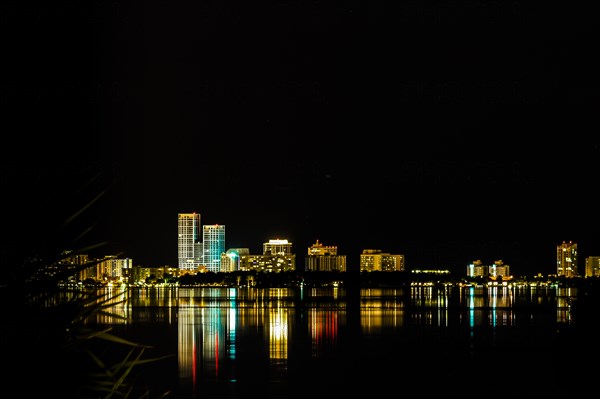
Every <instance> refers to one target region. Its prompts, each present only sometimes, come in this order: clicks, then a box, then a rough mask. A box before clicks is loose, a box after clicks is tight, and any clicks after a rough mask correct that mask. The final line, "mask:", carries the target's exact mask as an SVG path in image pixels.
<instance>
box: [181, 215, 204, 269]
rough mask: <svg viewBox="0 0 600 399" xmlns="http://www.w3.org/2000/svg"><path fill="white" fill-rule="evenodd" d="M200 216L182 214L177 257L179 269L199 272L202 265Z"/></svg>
mask: <svg viewBox="0 0 600 399" xmlns="http://www.w3.org/2000/svg"><path fill="white" fill-rule="evenodd" d="M201 227H202V226H201V224H200V214H198V213H196V212H194V213H180V214H179V215H178V222H177V233H178V238H177V240H178V241H177V257H178V265H179V269H181V270H187V271H192V272H197V271H198V268H199V267H200V265H201V264H202V253H203V248H202V241H201V239H202V235H201V233H202V232H201Z"/></svg>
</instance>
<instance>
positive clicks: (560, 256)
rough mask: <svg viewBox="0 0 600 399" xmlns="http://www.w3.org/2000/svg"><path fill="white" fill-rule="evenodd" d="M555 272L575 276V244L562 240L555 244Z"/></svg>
mask: <svg viewBox="0 0 600 399" xmlns="http://www.w3.org/2000/svg"><path fill="white" fill-rule="evenodd" d="M556 274H557V275H559V276H565V277H577V276H578V272H577V244H576V243H574V242H572V241H569V242H568V243H567V242H565V241H563V243H562V244H561V245H557V246H556Z"/></svg>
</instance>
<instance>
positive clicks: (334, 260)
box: [304, 240, 346, 272]
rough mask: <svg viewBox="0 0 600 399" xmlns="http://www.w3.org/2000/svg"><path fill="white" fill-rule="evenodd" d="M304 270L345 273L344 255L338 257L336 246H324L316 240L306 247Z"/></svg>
mask: <svg viewBox="0 0 600 399" xmlns="http://www.w3.org/2000/svg"><path fill="white" fill-rule="evenodd" d="M304 270H305V271H307V272H332V271H336V272H345V271H346V255H338V253H337V246H325V245H323V244H321V243H320V242H319V240H317V241H316V242H315V243H314V244H313V245H311V246H310V247H308V254H307V255H306V257H305V258H304Z"/></svg>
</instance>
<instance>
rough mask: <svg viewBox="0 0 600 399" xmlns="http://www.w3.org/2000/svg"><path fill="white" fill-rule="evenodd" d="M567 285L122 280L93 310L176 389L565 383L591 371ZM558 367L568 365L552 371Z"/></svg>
mask: <svg viewBox="0 0 600 399" xmlns="http://www.w3.org/2000/svg"><path fill="white" fill-rule="evenodd" d="M113 290H115V292H119V291H118V290H119V289H118V288H113ZM576 297H577V289H576V288H560V287H542V288H536V287H520V288H519V287H487V286H481V287H474V286H470V287H456V286H452V287H435V286H412V287H402V288H352V289H344V288H334V287H325V288H247V287H243V288H218V287H197V288H177V287H173V288H133V289H126V290H123V291H122V294H118V295H117V296H115V301H117V300H121V299H124V302H122V303H120V304H118V305H116V307H115V308H114V309H113V310H112V311H113V312H118V313H119V314H120V316H122V321H121V322H118V323H114V320H111V321H109V320H108V319H103V317H102V316H98V319H97V320H96V322H98V323H100V324H111V325H112V327H113V328H114V329H115V331H117V332H118V333H119V334H122V335H123V336H125V337H128V338H130V339H132V340H136V341H138V342H140V341H141V342H143V343H146V344H149V345H153V347H154V348H155V349H156V351H157V352H158V353H159V354H161V355H162V354H168V353H172V354H174V357H173V358H172V359H170V360H166V361H164V362H163V363H159V364H157V365H156V366H155V367H154V368H151V369H150V370H149V372H150V373H151V376H152V378H151V379H150V381H152V384H154V387H155V389H169V390H172V396H176V397H178V398H199V397H209V396H212V395H217V396H220V397H231V398H236V397H244V396H256V395H260V396H261V397H277V398H286V397H298V398H300V397H313V398H314V397H330V396H339V395H343V394H348V395H351V394H353V393H356V392H359V391H360V392H363V393H369V395H372V394H384V393H386V392H389V391H390V390H397V391H399V392H400V391H404V390H411V389H414V388H415V387H418V388H419V389H426V390H427V392H429V393H430V394H434V393H435V394H452V393H459V392H462V391H463V390H467V391H469V390H479V389H483V390H486V391H489V390H491V391H490V392H492V393H493V392H500V391H502V392H503V391H506V392H508V391H514V390H516V389H517V387H518V393H519V394H523V395H525V394H526V393H527V394H528V395H534V394H535V395H539V394H556V393H557V392H565V393H567V392H573V390H576V389H579V388H578V387H579V386H582V385H581V384H580V382H584V383H585V378H586V376H587V377H589V376H590V375H591V374H592V370H591V369H589V370H588V369H586V368H585V366H584V365H583V364H581V365H579V363H578V362H579V359H580V358H581V355H582V354H583V353H587V354H588V355H589V356H593V355H594V354H597V352H598V351H597V350H596V349H594V348H593V347H591V342H587V340H588V339H589V338H590V337H592V336H593V333H592V332H591V331H589V329H588V327H587V326H586V329H585V330H583V329H582V328H580V327H579V325H578V322H577V320H576V319H575V318H574V312H573V309H572V306H571V304H572V303H573V300H574V299H575V298H576ZM584 350H585V352H584ZM565 368H568V369H569V370H570V371H569V372H570V374H571V376H570V377H569V378H556V375H557V373H558V374H560V373H561V372H563V371H564V370H565ZM561 370H562V371H561ZM580 378H581V379H582V380H581V381H579V379H580ZM575 382H577V384H575ZM588 383H590V384H591V381H589V382H588Z"/></svg>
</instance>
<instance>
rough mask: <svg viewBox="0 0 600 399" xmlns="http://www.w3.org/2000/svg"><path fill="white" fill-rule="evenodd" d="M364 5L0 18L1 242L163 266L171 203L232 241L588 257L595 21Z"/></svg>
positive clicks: (460, 254) (413, 257)
mask: <svg viewBox="0 0 600 399" xmlns="http://www.w3.org/2000/svg"><path fill="white" fill-rule="evenodd" d="M380 6H381V7H378V6H377V5H376V4H375V3H373V4H370V5H360V6H359V5H351V4H344V5H333V4H332V5H325V4H318V5H317V4H313V5H308V4H307V5H300V4H298V5H291V4H288V5H282V6H281V7H271V6H269V5H264V7H263V8H260V7H259V8H256V9H255V8H253V7H241V6H238V5H231V9H230V11H231V13H229V14H228V13H223V12H222V11H223V10H220V9H219V8H218V7H217V8H214V9H213V8H209V9H207V8H205V7H202V6H201V5H199V4H185V5H182V6H181V7H182V8H181V10H176V9H170V8H168V7H163V6H162V5H160V4H158V3H156V2H152V1H150V2H146V3H145V8H144V12H143V13H140V12H139V10H137V9H136V8H135V7H133V6H131V7H130V6H127V5H120V6H119V7H117V9H116V10H112V9H111V10H108V9H104V8H102V7H101V6H100V5H99V4H94V5H85V4H81V5H70V8H68V9H62V8H61V6H60V5H59V4H52V5H49V7H50V8H52V7H57V8H58V10H57V12H50V13H37V12H33V11H31V14H28V11H27V10H20V12H18V13H17V14H18V15H14V18H12V17H9V18H8V19H9V20H10V22H11V23H15V25H14V29H15V31H19V32H23V35H21V36H20V37H19V39H20V43H18V44H17V45H15V47H11V48H10V49H8V56H9V59H11V60H13V61H14V62H13V63H11V66H12V67H13V70H12V73H11V74H9V75H7V76H9V77H10V78H11V84H10V85H8V88H7V90H6V91H5V92H4V93H5V96H7V97H6V98H7V101H6V102H5V103H6V104H7V114H8V117H9V120H8V121H7V126H11V130H10V132H9V133H10V137H11V138H12V139H11V141H10V142H8V144H7V151H6V152H5V154H4V156H3V157H2V159H1V162H2V164H1V168H0V173H2V175H1V177H2V183H3V192H5V193H7V194H6V195H5V198H4V199H5V201H6V208H5V209H7V210H8V211H7V212H6V219H7V220H6V223H5V231H4V235H5V237H3V243H4V246H5V248H4V249H5V252H6V253H8V254H10V255H12V252H13V251H17V252H18V251H25V250H26V249H28V248H30V247H31V246H33V245H35V246H36V247H45V246H49V247H51V246H52V245H53V243H54V242H55V241H58V243H57V244H60V245H59V246H60V247H82V248H85V247H87V246H89V245H92V246H94V245H97V244H99V243H102V244H103V245H102V248H98V249H97V251H99V252H100V251H103V252H105V253H112V254H119V253H121V252H125V253H126V255H127V256H129V257H131V258H133V259H136V260H139V262H140V263H143V264H156V265H158V264H166V263H171V264H173V263H175V262H176V260H177V252H176V251H174V250H173V248H176V245H177V244H176V237H174V235H173V231H175V230H176V229H177V227H176V223H177V222H176V221H175V220H174V218H173V215H176V214H177V213H178V212H181V211H182V210H199V211H201V212H202V214H203V215H204V216H205V220H204V222H205V223H206V224H222V225H226V226H228V235H227V237H228V243H229V244H228V246H231V247H239V246H245V247H249V248H252V249H253V250H258V249H259V248H260V245H261V243H262V242H263V241H264V240H267V239H269V238H272V237H278V236H279V237H284V236H285V237H287V238H288V239H289V240H290V241H291V242H293V243H294V245H297V246H298V247H300V248H304V247H307V246H309V245H310V244H311V243H312V242H314V240H317V239H318V240H320V241H322V242H329V243H333V242H335V243H336V245H338V247H339V249H340V251H343V252H345V253H347V254H348V256H349V257H350V258H351V259H352V258H356V257H357V256H358V254H359V252H360V250H361V249H362V248H369V247H375V248H381V249H382V250H385V251H392V252H399V253H404V254H406V261H407V263H409V264H413V265H419V266H422V267H425V268H437V267H447V268H449V269H451V270H453V271H454V270H456V271H460V270H462V268H463V266H464V265H465V264H467V263H468V262H471V261H473V260H474V259H489V260H490V261H492V260H496V259H502V260H503V261H504V262H506V263H507V264H510V265H511V266H512V267H513V268H516V269H520V270H523V271H524V272H525V273H527V274H531V273H534V272H538V271H541V272H550V271H552V270H554V268H555V261H556V260H555V256H554V248H555V245H557V244H558V243H561V242H562V241H574V242H578V243H579V246H580V251H581V254H582V256H583V257H585V256H595V255H598V254H600V227H598V226H600V223H599V221H600V220H599V217H600V215H599V213H598V211H597V201H596V200H595V196H594V195H593V192H594V184H595V182H596V181H597V176H598V175H600V168H599V166H598V162H597V160H598V159H599V157H600V136H599V135H597V134H595V131H597V130H598V128H597V126H598V118H597V107H596V105H595V104H596V103H597V95H598V94H597V93H600V90H598V74H597V73H596V71H597V69H598V68H597V61H595V59H594V58H593V56H592V52H590V51H589V48H593V46H594V44H595V43H594V42H593V40H592V39H591V37H593V35H590V33H591V32H590V30H591V28H590V27H591V26H594V25H593V23H592V22H593V21H592V19H591V18H592V15H595V14H594V13H591V12H584V11H585V10H583V9H579V10H577V11H576V10H571V9H568V8H567V9H564V8H561V9H555V8H552V7H551V6H548V7H547V8H544V9H535V8H534V7H533V6H529V5H525V4H521V3H511V4H510V5H508V4H506V5H505V4H488V3H484V2H482V3H477V2H476V3H469V4H468V5H467V4H465V5H460V4H453V5H452V6H448V7H443V6H437V5H432V6H431V7H430V8H424V7H422V6H421V5H419V4H417V3H411V4H408V5H400V4H398V5H393V6H392V5H389V6H386V7H390V8H386V7H383V5H380ZM79 7H81V9H80V8H79ZM290 7H291V8H290ZM182 10H183V12H182ZM234 15H235V16H237V17H233V16H234ZM193 16H202V17H201V18H200V19H201V20H202V21H205V22H206V21H219V23H215V24H212V23H200V22H199V20H198V19H197V18H195V17H193ZM86 17H90V18H91V19H86ZM558 21H560V23H558ZM554 22H557V23H554ZM216 26H220V27H222V29H224V30H225V31H227V32H228V33H227V34H221V33H218V32H216V31H214V29H216ZM557 26H560V27H561V28H560V29H557V28H556V27H557ZM24 27H25V28H24ZM148 27H152V28H151V29H150V28H148ZM82 29H83V31H85V32H88V33H89V35H87V34H76V33H75V32H81V31H82ZM473 32H477V34H473ZM20 48H27V49H29V50H28V51H27V52H26V53H24V51H23V50H20ZM41 60H46V61H47V62H46V61H44V62H41ZM50 60H51V62H50ZM40 65H43V66H40ZM594 126H596V128H594ZM73 216H76V217H73ZM65 221H68V223H65ZM75 222H77V223H78V225H77V226H76V225H75V224H76V223H75ZM32 226H35V229H33V227H32ZM33 237H35V239H32V238H33ZM63 241H64V243H63ZM104 243H106V244H104ZM63 244H64V245H63ZM36 249H37V248H36ZM41 249H42V248H40V250H41ZM5 258H6V257H5Z"/></svg>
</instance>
